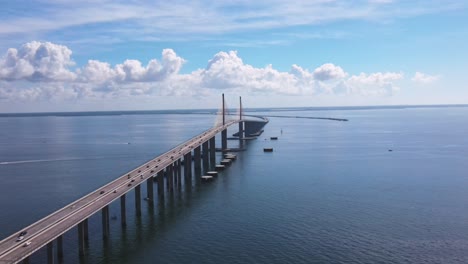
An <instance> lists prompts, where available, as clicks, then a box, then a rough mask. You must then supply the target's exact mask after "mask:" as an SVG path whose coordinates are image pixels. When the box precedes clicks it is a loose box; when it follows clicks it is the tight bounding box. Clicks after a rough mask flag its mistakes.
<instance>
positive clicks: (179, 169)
mask: <svg viewBox="0 0 468 264" xmlns="http://www.w3.org/2000/svg"><path fill="white" fill-rule="evenodd" d="M176 164H177V187H178V188H179V189H180V188H181V187H182V161H181V160H180V159H178V160H177V161H176Z"/></svg>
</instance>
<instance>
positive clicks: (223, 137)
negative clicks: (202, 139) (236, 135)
mask: <svg viewBox="0 0 468 264" xmlns="http://www.w3.org/2000/svg"><path fill="white" fill-rule="evenodd" d="M227 148H228V146H227V129H224V130H223V131H221V150H222V151H225V150H226V149H227Z"/></svg>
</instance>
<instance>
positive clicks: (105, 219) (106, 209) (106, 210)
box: [101, 205, 109, 239]
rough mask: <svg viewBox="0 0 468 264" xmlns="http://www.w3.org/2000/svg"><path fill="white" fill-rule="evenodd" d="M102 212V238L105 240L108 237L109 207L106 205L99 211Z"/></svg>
mask: <svg viewBox="0 0 468 264" xmlns="http://www.w3.org/2000/svg"><path fill="white" fill-rule="evenodd" d="M101 212H102V237H103V238H104V239H107V238H108V237H109V206H108V205H106V206H105V207H104V208H102V209H101Z"/></svg>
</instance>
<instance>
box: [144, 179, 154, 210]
mask: <svg viewBox="0 0 468 264" xmlns="http://www.w3.org/2000/svg"><path fill="white" fill-rule="evenodd" d="M146 195H147V197H148V199H149V200H148V202H149V203H150V204H153V200H154V194H153V177H150V178H148V179H147V180H146Z"/></svg>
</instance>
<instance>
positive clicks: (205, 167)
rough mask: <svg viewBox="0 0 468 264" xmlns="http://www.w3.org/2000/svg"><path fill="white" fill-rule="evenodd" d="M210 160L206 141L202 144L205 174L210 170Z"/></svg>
mask: <svg viewBox="0 0 468 264" xmlns="http://www.w3.org/2000/svg"><path fill="white" fill-rule="evenodd" d="M208 158H209V148H208V141H205V142H203V144H202V160H203V171H204V172H207V171H209V170H210V169H209V168H208V166H209V163H208Z"/></svg>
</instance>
